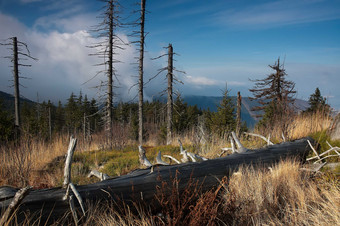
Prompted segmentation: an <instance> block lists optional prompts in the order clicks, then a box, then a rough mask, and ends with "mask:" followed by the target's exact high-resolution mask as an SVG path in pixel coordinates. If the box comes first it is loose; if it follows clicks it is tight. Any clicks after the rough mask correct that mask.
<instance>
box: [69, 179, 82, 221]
mask: <svg viewBox="0 0 340 226" xmlns="http://www.w3.org/2000/svg"><path fill="white" fill-rule="evenodd" d="M69 186H70V187H71V190H72V191H73V194H74V195H75V196H76V198H77V200H78V203H79V205H80V208H81V210H82V211H83V214H84V216H85V209H84V202H83V199H82V198H81V196H80V194H79V192H78V191H77V189H76V187H75V186H74V184H73V183H69Z"/></svg>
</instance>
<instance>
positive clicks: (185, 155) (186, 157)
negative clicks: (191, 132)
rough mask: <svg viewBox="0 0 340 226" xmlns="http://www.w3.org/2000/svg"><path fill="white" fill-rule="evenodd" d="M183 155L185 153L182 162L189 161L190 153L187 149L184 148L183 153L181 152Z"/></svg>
mask: <svg viewBox="0 0 340 226" xmlns="http://www.w3.org/2000/svg"><path fill="white" fill-rule="evenodd" d="M180 154H181V155H183V158H182V159H181V161H182V163H187V162H189V158H188V153H187V151H186V150H184V151H183V152H182V153H180Z"/></svg>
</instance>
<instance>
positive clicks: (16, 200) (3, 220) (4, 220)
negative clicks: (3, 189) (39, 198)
mask: <svg viewBox="0 0 340 226" xmlns="http://www.w3.org/2000/svg"><path fill="white" fill-rule="evenodd" d="M31 188H32V187H31V186H27V187H24V188H22V189H20V190H19V191H17V193H15V196H14V198H13V200H12V202H11V204H9V206H8V208H7V209H6V211H5V213H4V214H3V215H2V217H1V219H0V225H5V224H6V223H8V222H7V221H8V219H9V218H10V217H11V215H12V214H13V212H14V211H15V210H16V208H17V207H18V206H19V205H20V203H21V201H22V200H23V199H24V198H25V196H26V195H28V192H29V190H30V189H31Z"/></svg>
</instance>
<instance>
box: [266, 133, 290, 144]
mask: <svg viewBox="0 0 340 226" xmlns="http://www.w3.org/2000/svg"><path fill="white" fill-rule="evenodd" d="M285 142H286V141H285ZM267 145H273V143H272V142H271V141H270V134H269V135H268V139H267Z"/></svg>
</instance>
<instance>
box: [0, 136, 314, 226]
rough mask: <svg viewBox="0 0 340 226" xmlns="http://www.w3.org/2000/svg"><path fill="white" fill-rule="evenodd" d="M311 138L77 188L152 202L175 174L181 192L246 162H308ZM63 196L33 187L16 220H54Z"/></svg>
mask: <svg viewBox="0 0 340 226" xmlns="http://www.w3.org/2000/svg"><path fill="white" fill-rule="evenodd" d="M308 140H310V141H312V142H313V140H312V139H311V138H304V139H300V140H296V141H293V142H285V143H281V144H277V145H271V146H268V147H265V148H262V149H257V150H248V151H247V152H244V153H241V154H239V153H234V154H232V155H229V156H227V157H223V158H217V159H212V160H208V161H203V162H200V163H194V162H191V163H185V164H176V165H169V166H154V167H153V171H154V172H152V173H150V168H148V169H139V170H135V171H133V172H131V173H129V174H127V175H124V176H120V177H115V178H110V179H108V180H105V181H101V182H98V183H94V184H88V185H81V186H76V187H77V191H78V192H79V194H80V196H81V197H82V199H83V200H84V202H85V203H95V202H100V201H105V200H108V201H110V200H112V201H114V202H115V201H117V200H118V199H120V200H123V201H125V202H126V203H130V201H134V202H136V201H138V200H139V201H141V200H143V202H146V203H151V201H152V200H153V199H154V198H155V194H156V192H157V187H159V186H161V185H162V183H163V184H164V183H168V184H171V182H172V180H173V179H174V177H175V175H176V176H177V181H179V183H178V190H179V192H182V191H183V190H184V189H185V187H186V185H187V183H188V182H189V181H190V180H192V179H194V180H196V181H197V182H199V183H200V184H201V188H202V191H203V192H204V191H207V190H209V189H211V188H212V187H214V186H216V185H218V183H219V179H221V178H223V177H224V176H229V175H230V174H231V173H232V172H233V171H235V170H237V169H238V167H239V166H241V165H244V164H246V165H251V166H254V167H260V166H263V167H268V166H270V165H272V164H274V163H277V162H279V161H280V160H283V159H287V158H294V159H296V160H298V161H302V162H305V160H306V156H307V154H308V152H309V151H310V146H309V145H308V143H307V141H308ZM0 190H1V188H0ZM7 190H8V189H7ZM0 194H1V192H0ZM64 195H65V189H64V188H61V187H56V188H51V189H38V190H32V191H31V192H30V194H29V195H27V196H26V197H25V199H24V200H23V201H22V203H21V206H20V209H19V211H18V212H17V213H18V214H17V219H18V220H19V221H20V219H22V218H24V216H25V214H27V213H30V214H32V213H37V217H41V222H44V220H46V219H47V218H48V217H50V218H49V219H50V220H52V219H53V218H58V217H60V216H63V215H65V213H66V212H67V211H69V203H68V201H67V200H63V197H64ZM12 199H13V196H11V195H8V194H7V196H6V197H0V211H1V213H3V211H5V210H6V209H7V207H8V206H9V204H10V203H11V201H12ZM75 205H76V208H79V204H78V203H75ZM85 208H86V207H85ZM85 211H86V209H85ZM31 216H32V215H31Z"/></svg>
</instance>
